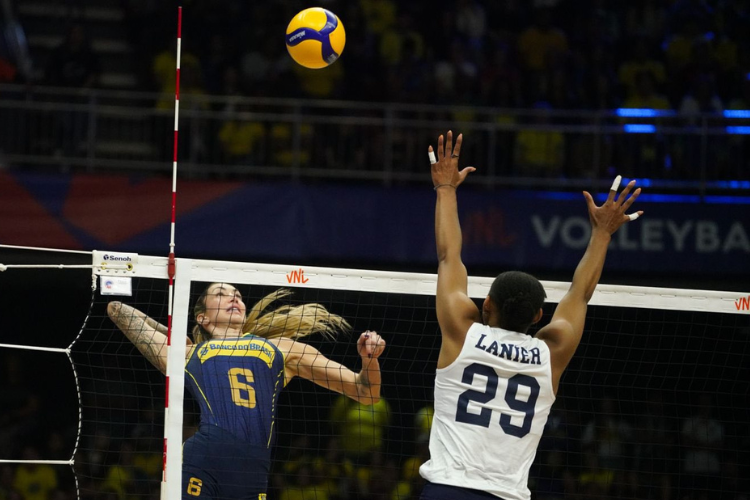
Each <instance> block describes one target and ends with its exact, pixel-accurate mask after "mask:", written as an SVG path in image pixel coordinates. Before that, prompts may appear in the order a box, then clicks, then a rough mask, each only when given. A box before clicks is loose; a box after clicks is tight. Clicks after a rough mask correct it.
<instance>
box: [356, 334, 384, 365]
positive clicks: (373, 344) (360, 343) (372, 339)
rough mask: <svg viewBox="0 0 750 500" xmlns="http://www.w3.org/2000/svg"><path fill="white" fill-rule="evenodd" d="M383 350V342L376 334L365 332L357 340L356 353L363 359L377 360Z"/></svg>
mask: <svg viewBox="0 0 750 500" xmlns="http://www.w3.org/2000/svg"><path fill="white" fill-rule="evenodd" d="M384 350H385V340H383V338H382V337H381V336H380V335H378V333H377V332H371V331H370V330H367V331H366V332H364V333H363V334H362V335H360V336H359V339H358V340H357V352H358V353H359V355H360V356H361V357H363V358H377V357H380V355H381V354H383V351H384Z"/></svg>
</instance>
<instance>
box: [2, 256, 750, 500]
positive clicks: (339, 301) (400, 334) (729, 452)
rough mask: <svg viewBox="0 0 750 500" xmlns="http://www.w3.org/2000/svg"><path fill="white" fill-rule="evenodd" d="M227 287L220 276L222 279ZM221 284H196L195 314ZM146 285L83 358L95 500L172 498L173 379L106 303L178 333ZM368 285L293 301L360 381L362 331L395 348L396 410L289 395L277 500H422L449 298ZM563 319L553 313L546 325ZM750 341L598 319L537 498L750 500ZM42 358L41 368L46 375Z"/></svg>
mask: <svg viewBox="0 0 750 500" xmlns="http://www.w3.org/2000/svg"><path fill="white" fill-rule="evenodd" d="M285 272H286V268H283V269H282V268H280V269H279V270H278V273H280V274H281V275H282V276H284V273H285ZM224 278H225V276H224V275H223V274H221V273H217V281H224V280H225V279H224ZM238 278H243V277H242V276H238ZM243 279H244V278H243ZM243 279H240V281H242V280H243ZM415 279H419V278H415ZM244 280H245V281H248V280H246V279H244ZM277 281H278V280H276V282H274V283H273V284H257V283H254V284H252V286H251V285H248V284H238V285H237V287H238V289H239V291H240V292H241V293H242V295H243V298H244V300H245V303H246V304H248V306H249V305H251V304H254V303H255V302H256V301H257V300H259V299H260V298H261V297H263V296H265V295H266V294H268V293H270V292H271V291H273V290H275V289H277V288H278V283H277ZM206 285H207V282H206V281H195V282H194V283H192V285H191V289H190V301H189V302H190V307H192V305H193V304H194V303H195V299H196V298H197V296H198V295H199V294H200V293H201V292H202V291H203V289H204V288H205V286H206ZM133 288H134V291H133V296H132V297H107V296H101V295H100V294H99V293H98V292H97V293H96V294H95V297H94V304H93V307H92V310H91V314H90V317H89V319H88V322H87V323H86V325H85V328H84V329H83V331H82V332H81V334H80V336H79V338H78V340H77V341H76V342H75V343H74V345H73V346H72V351H71V357H72V359H73V361H74V362H75V367H76V370H77V373H78V379H79V384H80V391H81V416H82V419H83V420H82V424H81V428H80V432H81V433H80V440H79V444H78V449H77V452H76V454H75V457H74V458H75V465H74V469H75V473H76V475H77V478H78V481H79V487H80V496H81V497H82V498H100V497H101V498H118V499H122V498H156V497H157V496H158V495H159V488H160V481H161V470H162V458H163V457H162V451H163V442H162V438H163V435H164V409H163V408H164V400H165V383H164V377H163V375H161V374H160V373H159V372H158V370H157V369H156V368H154V367H153V366H152V365H151V364H150V363H149V362H148V361H146V360H145V359H144V358H143V356H141V355H140V353H139V352H138V351H137V350H136V349H135V348H134V347H133V346H132V344H131V343H130V342H129V341H128V340H127V339H126V338H125V336H124V335H123V334H122V333H121V332H120V331H119V330H118V329H117V327H116V326H115V325H114V324H113V323H112V322H111V320H110V319H109V318H108V317H107V315H106V304H107V303H108V302H109V301H110V300H122V301H123V302H126V303H128V304H130V305H133V306H134V307H136V308H138V309H140V310H142V311H144V312H145V313H147V314H148V315H150V316H151V317H153V318H155V319H156V320H157V321H160V322H161V323H166V320H167V290H168V289H167V281H166V280H164V279H153V278H143V277H136V278H134V279H133ZM362 288H366V287H364V286H362V284H361V283H356V282H349V281H347V282H346V283H345V284H344V285H341V286H337V289H330V288H316V287H312V286H298V287H295V288H294V289H293V292H294V293H293V295H292V296H291V297H289V298H286V299H284V301H283V303H288V304H292V305H299V304H303V303H310V302H315V303H320V304H323V305H324V306H325V307H326V308H327V309H328V310H329V311H331V312H332V313H335V314H339V315H341V316H343V317H344V318H346V319H347V320H348V321H349V322H350V323H351V325H352V333H351V334H350V335H348V336H347V335H339V336H338V337H337V338H336V339H335V340H326V339H323V338H322V337H320V336H314V337H312V338H309V339H306V340H305V342H309V343H310V344H311V345H313V346H314V347H316V348H318V349H319V350H320V351H321V352H322V353H323V354H324V355H325V356H327V357H328V358H330V359H332V360H335V361H337V362H340V363H342V364H344V365H345V366H347V367H349V368H351V369H352V370H354V371H358V370H359V368H360V366H361V362H360V359H359V356H358V354H357V349H356V340H357V338H358V336H359V334H360V332H362V331H364V330H368V329H369V330H375V331H377V332H378V333H380V335H382V336H383V338H384V339H386V341H387V343H388V346H387V348H386V351H385V353H384V355H383V357H382V358H381V361H382V362H381V366H382V373H383V387H382V396H383V399H382V401H381V402H380V403H379V404H378V405H376V406H374V407H366V406H363V405H360V404H358V403H355V402H354V401H351V400H348V399H347V398H344V397H341V396H339V395H338V394H336V393H333V392H331V391H329V390H327V389H325V388H323V387H320V386H318V385H316V384H314V383H312V382H310V381H307V380H302V379H300V378H296V379H294V380H293V381H292V382H290V383H289V384H288V385H287V386H286V387H285V388H284V390H283V391H282V392H281V395H280V399H279V405H278V409H277V413H276V416H275V424H274V428H275V431H276V440H275V444H274V446H273V449H272V450H273V451H272V465H271V474H270V476H269V489H268V493H269V495H268V497H269V498H271V499H277V498H281V499H285V500H291V499H308V498H314V499H316V500H320V499H341V500H344V499H381V498H387V499H411V498H418V496H419V493H420V491H421V487H422V484H423V483H422V479H421V478H420V476H419V474H418V467H419V465H421V464H422V463H423V462H424V461H425V460H426V459H427V457H428V449H427V440H428V436H429V427H430V422H431V407H432V394H433V381H434V371H435V367H436V362H437V354H438V350H439V346H440V334H439V329H438V325H437V321H436V318H435V313H434V306H435V302H434V297H433V296H431V295H427V294H413V293H401V292H398V293H397V292H385V291H362ZM394 288H398V287H394ZM639 300H640V299H639ZM554 306H555V304H547V305H546V306H545V311H544V312H545V314H544V318H543V320H542V322H541V324H540V326H541V325H543V324H545V323H546V321H548V320H549V318H550V317H551V314H552V311H553V310H554ZM176 315H190V312H189V311H183V310H179V311H175V316H176ZM192 325H193V323H192V320H191V322H190V326H191V327H192ZM532 333H533V332H532ZM748 335H750V324H749V322H748V316H747V315H746V314H745V315H743V314H726V313H713V312H695V311H692V310H684V311H679V310H661V309H643V308H634V307H610V306H591V307H590V308H589V312H588V315H587V325H586V329H585V333H584V337H583V340H582V342H581V345H580V347H579V349H578V351H577V353H576V356H575V357H574V358H573V361H572V362H571V364H570V366H569V368H568V370H567V371H566V373H565V375H564V376H563V379H562V381H561V384H560V391H559V394H558V398H557V401H556V403H555V405H554V406H553V409H552V413H551V414H550V418H549V420H548V422H547V426H546V429H545V433H544V437H543V438H542V441H541V444H540V446H539V451H538V453H537V458H536V461H535V463H534V466H533V468H532V471H531V479H530V485H529V486H530V489H531V491H532V493H533V495H534V498H538V499H568V498H570V499H578V498H625V499H639V500H640V499H644V498H655V499H657V498H658V499H662V498H663V499H666V498H670V499H673V498H688V499H696V500H698V499H702V498H707V499H713V498H720V499H732V500H738V499H740V498H744V497H742V495H743V494H746V493H747V492H748V491H750V487H749V485H748V480H747V478H748V477H749V476H750V469H749V468H748V465H747V464H750V457H749V456H748V453H747V451H746V450H747V449H748V446H747V445H748V444H750V433H749V431H748V429H749V428H750V426H749V425H748V424H749V422H748V420H749V419H748V415H749V412H748V400H749V399H750V398H749V397H748V396H750V394H749V393H750V368H748V367H749V366H750V363H749V362H750V347H748V346H749V345H750V340H749V338H748ZM36 355H37V354H35V356H36ZM49 355H51V354H49ZM44 356H47V354H45V355H44ZM6 359H10V356H7V355H6ZM34 359H37V360H38V361H29V362H28V367H26V370H30V369H31V368H30V367H31V366H33V365H34V364H35V363H41V358H36V357H35V358H34ZM61 371H64V369H63V368H61ZM71 378H72V377H71ZM33 380H34V379H29V382H31V381H33ZM65 380H67V381H66V382H65V384H71V383H73V382H72V381H71V380H68V379H65ZM40 383H41V381H40ZM42 385H43V384H42ZM58 385H59V384H58ZM68 388H69V386H68ZM70 392H71V391H68V393H70ZM64 396H65V397H64ZM56 397H58V398H59V399H60V401H61V402H60V403H59V405H60V407H63V406H65V405H70V404H71V403H72V404H75V402H73V401H71V394H67V395H66V394H64V390H63V391H59V394H57V395H56ZM62 399H66V402H64V403H63V402H62ZM197 410H198V405H197V403H196V401H194V400H193V399H192V397H191V396H190V395H189V394H188V393H187V391H186V393H185V425H184V437H185V438H187V437H189V436H190V435H192V434H193V433H194V432H195V431H196V429H197V424H198V411H197ZM41 425H42V426H45V425H49V423H42V424H41ZM69 425H70V426H72V423H69ZM71 433H74V432H72V431H69V432H68V434H71ZM16 448H17V447H16ZM18 456H20V455H18ZM0 458H15V456H14V457H0ZM41 458H50V457H44V456H43V457H41ZM488 466H489V467H491V464H488ZM8 467H11V469H12V470H15V469H14V468H16V467H17V466H8Z"/></svg>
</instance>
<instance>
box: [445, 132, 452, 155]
mask: <svg viewBox="0 0 750 500" xmlns="http://www.w3.org/2000/svg"><path fill="white" fill-rule="evenodd" d="M445 155H446V156H451V155H453V132H451V131H450V130H449V131H448V138H447V140H446V141H445Z"/></svg>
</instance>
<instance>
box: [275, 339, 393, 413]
mask: <svg viewBox="0 0 750 500" xmlns="http://www.w3.org/2000/svg"><path fill="white" fill-rule="evenodd" d="M272 342H274V343H276V345H277V346H278V347H279V349H280V350H281V351H282V352H284V355H285V365H284V367H285V369H286V371H287V377H286V378H287V380H290V379H291V378H292V377H294V376H299V377H302V378H304V379H307V380H310V381H312V382H315V383H316V384H318V385H320V386H322V387H325V388H326V389H330V390H332V391H336V392H338V393H340V394H344V395H346V396H348V397H350V398H352V399H353V400H355V401H359V402H360V403H362V404H364V405H373V404H375V403H377V402H378V401H380V385H381V380H380V362H379V361H378V358H379V357H380V355H381V354H383V351H384V350H385V340H383V339H382V338H381V337H380V335H378V334H377V333H375V332H370V331H367V332H364V333H363V334H362V335H360V337H359V340H357V352H358V353H359V355H360V357H361V358H362V369H361V370H360V371H359V373H354V372H353V371H351V370H350V369H349V368H347V367H346V366H344V365H342V364H340V363H337V362H335V361H332V360H330V359H328V358H327V357H325V356H324V355H323V354H322V353H321V352H320V351H319V350H317V349H316V348H314V347H312V346H310V345H308V344H305V343H302V342H296V341H293V340H289V339H274V340H272Z"/></svg>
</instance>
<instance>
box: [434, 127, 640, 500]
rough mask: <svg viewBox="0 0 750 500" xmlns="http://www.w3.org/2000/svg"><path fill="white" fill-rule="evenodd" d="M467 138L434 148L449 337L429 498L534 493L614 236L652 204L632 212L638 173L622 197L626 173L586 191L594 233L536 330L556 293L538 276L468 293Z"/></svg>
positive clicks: (442, 312)
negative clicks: (546, 432)
mask: <svg viewBox="0 0 750 500" xmlns="http://www.w3.org/2000/svg"><path fill="white" fill-rule="evenodd" d="M462 139H463V138H462V136H461V135H459V136H458V138H457V140H456V147H455V149H454V148H453V134H452V133H451V132H448V134H447V140H446V141H445V146H444V145H443V136H442V135H441V136H440V137H439V138H438V148H437V158H435V153H434V151H433V149H432V146H430V148H429V155H430V162H431V163H432V182H433V185H434V186H435V191H436V192H437V202H436V207H435V239H436V242H437V252H438V283H437V298H436V310H437V318H438V322H439V324H440V330H441V332H442V344H441V347H440V355H439V357H438V364H437V374H436V376H435V415H434V418H433V424H432V431H431V433H430V460H428V461H427V462H426V463H425V464H423V465H422V467H421V468H420V474H421V475H422V477H424V478H425V479H426V480H427V481H428V482H427V484H426V485H425V487H424V490H423V491H422V496H421V499H422V500H454V499H458V498H460V499H462V500H475V499H477V500H478V499H487V498H491V499H497V498H502V499H504V500H528V499H529V498H530V492H529V488H528V486H527V483H528V476H529V468H530V467H531V463H532V462H533V460H534V455H535V454H536V449H537V446H538V445H539V439H540V437H541V435H542V431H543V429H544V425H545V423H546V421H547V416H548V415H549V411H550V408H551V407H552V403H553V402H554V400H555V394H557V388H558V384H559V382H560V376H561V375H562V373H563V371H564V370H565V368H566V367H567V366H568V363H569V362H570V360H571V358H572V357H573V354H574V353H575V351H576V348H577V347H578V344H579V342H580V340H581V336H582V334H583V325H584V321H585V319H586V308H587V304H588V302H589V300H590V299H591V296H592V295H593V293H594V289H595V288H596V285H597V283H598V282H599V278H600V276H601V272H602V267H603V266H604V259H605V256H606V254H607V246H608V245H609V241H610V239H611V236H612V234H613V233H614V232H615V231H617V229H619V228H620V226H622V225H623V224H625V223H626V222H628V221H631V220H635V219H637V218H638V216H640V215H642V213H643V212H637V213H635V214H631V215H626V214H625V212H626V211H627V210H628V208H630V205H632V204H633V202H634V201H635V200H636V198H638V195H639V194H640V188H639V189H636V190H635V192H634V193H633V195H632V196H630V197H629V198H628V193H630V191H631V189H632V188H633V186H634V184H635V181H631V182H630V183H628V185H627V186H626V187H625V189H624V190H623V191H622V193H621V194H620V196H619V197H618V198H617V199H615V197H616V194H617V189H618V187H619V184H620V177H619V176H618V177H617V179H616V180H615V182H614V184H613V185H612V189H611V190H610V192H609V197H608V198H607V201H606V202H605V203H604V204H603V205H602V206H600V207H597V206H596V205H595V204H594V200H593V199H592V197H591V195H590V194H589V193H587V192H584V193H583V196H584V198H585V199H586V203H587V204H588V211H589V218H590V220H591V239H590V240H589V245H588V248H587V249H586V253H585V254H584V256H583V258H582V259H581V262H580V263H579V264H578V267H577V268H576V271H575V274H574V275H573V281H572V283H571V286H570V289H569V290H568V292H567V293H566V294H565V296H564V297H563V298H562V299H561V300H560V303H559V304H558V306H557V308H556V309H555V312H554V315H553V316H552V320H551V321H550V323H549V324H548V325H547V326H545V327H543V328H542V329H541V330H539V332H538V333H537V334H536V336H535V337H531V336H529V335H527V334H526V332H527V331H528V329H529V327H530V326H531V325H532V324H534V323H536V322H538V321H539V320H540V319H541V317H542V305H543V303H544V299H545V298H546V294H545V292H544V288H543V287H542V284H541V283H540V282H539V281H538V280H537V279H536V278H534V277H533V276H530V275H528V274H526V273H522V272H518V271H510V272H505V273H502V274H500V275H499V276H498V277H497V278H495V281H494V282H493V283H492V286H491V287H490V292H489V295H488V296H487V297H486V298H485V299H484V302H483V303H482V309H481V311H480V310H479V308H478V307H477V305H476V304H475V303H474V302H473V301H472V300H471V298H470V297H469V296H468V294H467V284H468V283H467V282H468V277H467V272H466V268H465V267H464V264H463V262H462V261H461V227H460V225H459V220H458V208H457V201H456V189H457V188H458V186H460V185H461V183H462V182H463V181H464V180H465V179H466V176H467V175H469V173H470V172H473V171H474V170H475V169H474V168H473V167H466V168H464V169H462V170H460V171H459V170H458V156H459V154H460V151H461V142H462Z"/></svg>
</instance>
